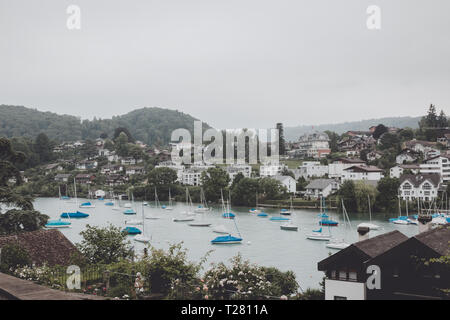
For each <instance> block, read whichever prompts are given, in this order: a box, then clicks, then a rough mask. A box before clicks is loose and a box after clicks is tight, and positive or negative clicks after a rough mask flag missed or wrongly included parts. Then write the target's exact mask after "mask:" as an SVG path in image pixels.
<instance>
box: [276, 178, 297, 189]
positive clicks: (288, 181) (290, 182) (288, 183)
mask: <svg viewBox="0 0 450 320" xmlns="http://www.w3.org/2000/svg"><path fill="white" fill-rule="evenodd" d="M272 178H273V179H275V180H278V181H280V182H281V184H282V185H283V186H285V187H286V189H287V192H288V193H295V192H296V191H297V181H295V179H294V178H292V177H291V176H274V177H272Z"/></svg>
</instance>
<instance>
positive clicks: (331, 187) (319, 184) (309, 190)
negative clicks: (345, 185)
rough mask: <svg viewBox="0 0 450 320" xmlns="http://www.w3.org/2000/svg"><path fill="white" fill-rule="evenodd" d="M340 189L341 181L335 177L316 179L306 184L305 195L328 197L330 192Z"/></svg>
mask: <svg viewBox="0 0 450 320" xmlns="http://www.w3.org/2000/svg"><path fill="white" fill-rule="evenodd" d="M337 190H339V183H338V182H337V181H336V180H334V179H316V180H312V181H311V182H310V183H309V184H308V185H307V186H306V192H305V196H307V197H312V198H319V197H324V198H326V197H328V196H329V195H330V194H332V193H334V192H336V191H337Z"/></svg>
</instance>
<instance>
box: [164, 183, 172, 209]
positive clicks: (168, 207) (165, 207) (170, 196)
mask: <svg viewBox="0 0 450 320" xmlns="http://www.w3.org/2000/svg"><path fill="white" fill-rule="evenodd" d="M162 208H163V209H164V210H173V205H172V195H171V194H170V188H169V205H168V206H163V207H162Z"/></svg>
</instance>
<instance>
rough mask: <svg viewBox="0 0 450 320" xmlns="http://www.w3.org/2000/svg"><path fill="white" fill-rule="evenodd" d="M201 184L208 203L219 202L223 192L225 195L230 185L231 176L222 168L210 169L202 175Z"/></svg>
mask: <svg viewBox="0 0 450 320" xmlns="http://www.w3.org/2000/svg"><path fill="white" fill-rule="evenodd" d="M200 179H201V182H202V185H203V189H204V190H205V197H206V199H208V201H213V202H218V201H219V200H220V196H221V191H222V192H223V193H224V194H225V193H226V189H227V188H228V185H229V184H230V176H229V175H228V173H227V172H226V171H225V170H223V169H221V168H209V169H208V170H206V171H203V172H202V174H201V177H200Z"/></svg>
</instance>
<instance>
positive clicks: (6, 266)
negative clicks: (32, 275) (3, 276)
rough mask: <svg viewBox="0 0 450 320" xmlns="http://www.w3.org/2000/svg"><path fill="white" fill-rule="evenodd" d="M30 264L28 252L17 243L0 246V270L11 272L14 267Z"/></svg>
mask: <svg viewBox="0 0 450 320" xmlns="http://www.w3.org/2000/svg"><path fill="white" fill-rule="evenodd" d="M29 265H31V258H30V255H29V254H28V252H27V251H26V250H25V249H23V248H22V247H20V246H19V245H17V244H7V245H5V246H3V247H2V248H1V255H0V271H1V272H4V273H11V272H13V270H15V269H16V268H20V267H24V266H29Z"/></svg>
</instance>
